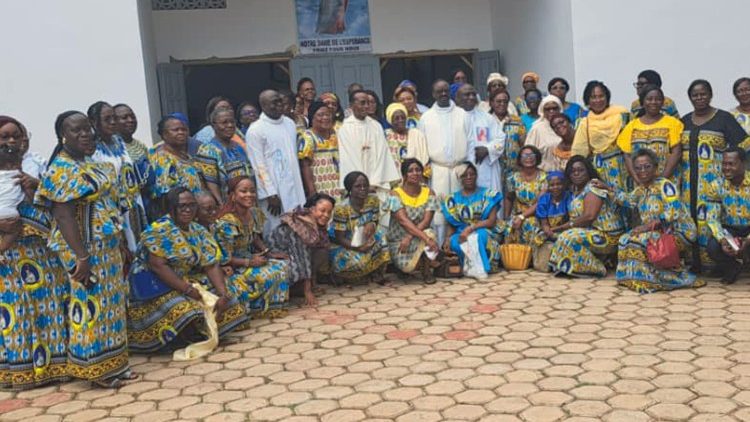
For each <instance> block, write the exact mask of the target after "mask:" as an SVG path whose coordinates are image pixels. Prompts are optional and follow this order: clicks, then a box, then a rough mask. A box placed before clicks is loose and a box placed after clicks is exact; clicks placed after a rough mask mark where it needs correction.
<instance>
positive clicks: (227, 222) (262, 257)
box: [214, 176, 290, 318]
mask: <svg viewBox="0 0 750 422" xmlns="http://www.w3.org/2000/svg"><path fill="white" fill-rule="evenodd" d="M228 189H229V196H228V197H227V202H226V203H225V204H224V207H223V208H222V210H221V212H220V213H219V219H218V220H217V221H216V224H215V225H214V233H215V235H216V240H217V241H218V242H219V245H220V247H221V251H222V258H221V265H222V267H224V269H225V272H227V274H229V277H228V278H229V280H230V281H231V282H232V283H233V284H235V285H236V286H237V287H238V288H239V289H240V291H241V294H240V301H242V302H244V303H245V305H246V306H247V308H248V312H250V314H251V316H253V317H266V316H267V317H271V318H275V317H279V316H283V314H284V309H285V307H286V306H287V301H288V299H289V284H290V283H289V268H288V266H289V264H288V263H287V261H286V260H288V259H289V257H288V256H287V255H286V254H283V253H280V252H276V251H271V250H270V249H269V248H268V247H266V244H265V242H263V224H264V222H265V220H264V219H265V217H264V214H263V212H262V211H261V210H260V209H258V208H257V197H258V194H257V192H256V190H255V182H254V181H253V179H251V178H250V177H248V176H239V177H236V178H233V179H230V180H229V183H228Z"/></svg>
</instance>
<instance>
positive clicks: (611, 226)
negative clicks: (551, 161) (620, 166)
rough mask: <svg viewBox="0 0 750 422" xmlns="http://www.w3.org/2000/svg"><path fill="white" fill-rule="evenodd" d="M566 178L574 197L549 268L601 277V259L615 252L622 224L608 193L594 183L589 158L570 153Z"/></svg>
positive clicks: (603, 266) (571, 273)
mask: <svg viewBox="0 0 750 422" xmlns="http://www.w3.org/2000/svg"><path fill="white" fill-rule="evenodd" d="M565 177H566V179H568V180H569V181H570V183H571V185H572V188H573V198H572V200H571V202H570V205H569V207H568V218H569V220H568V223H567V226H568V227H567V230H565V231H563V232H562V233H560V235H559V236H557V240H556V241H555V244H554V245H553V246H552V254H551V255H550V259H549V266H550V269H551V270H552V272H553V273H556V274H567V275H569V276H583V277H604V276H606V275H607V267H606V266H605V264H604V262H603V259H604V260H606V258H607V255H612V254H614V252H616V251H617V240H618V239H619V238H620V235H622V234H623V233H624V232H625V224H624V222H623V220H622V218H621V217H620V215H619V214H618V213H617V209H616V207H615V206H614V204H613V203H612V201H611V200H610V199H609V198H608V192H607V191H606V190H605V189H601V188H596V187H594V186H593V183H592V181H593V180H597V179H599V175H598V174H597V172H596V170H595V169H594V167H593V166H592V165H591V163H590V162H589V161H587V160H586V159H585V158H583V157H581V156H580V155H576V156H573V157H572V158H571V159H570V161H568V164H567V166H566V167H565Z"/></svg>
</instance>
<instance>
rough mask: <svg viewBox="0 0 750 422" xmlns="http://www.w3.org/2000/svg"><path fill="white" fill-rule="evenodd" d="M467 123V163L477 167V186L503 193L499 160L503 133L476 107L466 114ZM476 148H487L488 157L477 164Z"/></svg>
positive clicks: (490, 118) (503, 148) (503, 142)
mask: <svg viewBox="0 0 750 422" xmlns="http://www.w3.org/2000/svg"><path fill="white" fill-rule="evenodd" d="M466 119H467V121H468V123H469V151H468V154H467V155H468V158H469V161H471V162H472V163H474V165H475V166H476V167H477V185H479V186H481V187H483V188H487V189H492V190H494V191H495V192H502V191H503V182H502V178H501V174H502V166H501V163H500V158H501V157H502V156H503V152H504V151H505V132H503V129H502V127H500V125H499V124H498V122H497V119H495V118H494V117H493V116H492V115H490V114H489V113H485V112H483V111H480V110H479V109H477V108H476V107H475V108H474V109H473V110H471V111H467V112H466ZM477 147H485V148H487V152H488V155H487V157H486V158H485V159H484V160H483V161H482V163H481V164H478V163H477V161H476V151H475V148H477Z"/></svg>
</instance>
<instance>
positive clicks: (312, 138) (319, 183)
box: [297, 101, 340, 198]
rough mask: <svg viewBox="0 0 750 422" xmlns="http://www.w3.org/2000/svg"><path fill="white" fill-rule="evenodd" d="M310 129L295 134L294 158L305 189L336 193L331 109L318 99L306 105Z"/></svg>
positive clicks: (335, 140)
mask: <svg viewBox="0 0 750 422" xmlns="http://www.w3.org/2000/svg"><path fill="white" fill-rule="evenodd" d="M308 119H309V120H310V129H307V130H304V131H301V132H300V133H298V135H297V159H299V165H300V174H301V175H302V184H303V185H304V187H305V193H306V194H307V196H308V197H310V196H312V195H313V194H315V193H316V192H320V193H325V194H326V195H330V196H332V197H334V198H336V197H339V196H340V194H339V142H338V137H337V136H336V130H335V129H334V127H333V123H334V121H333V114H332V112H331V109H330V108H328V107H327V106H326V105H325V103H323V102H321V101H313V103H312V104H310V107H309V117H308Z"/></svg>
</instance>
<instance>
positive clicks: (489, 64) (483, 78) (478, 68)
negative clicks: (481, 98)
mask: <svg viewBox="0 0 750 422" xmlns="http://www.w3.org/2000/svg"><path fill="white" fill-rule="evenodd" d="M473 61H474V84H475V85H476V88H477V91H479V92H481V93H484V92H485V88H487V85H486V84H485V83H486V82H487V77H488V76H489V75H490V73H493V72H499V71H500V52H499V51H497V50H491V51H477V52H476V53H474V60H473Z"/></svg>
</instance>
